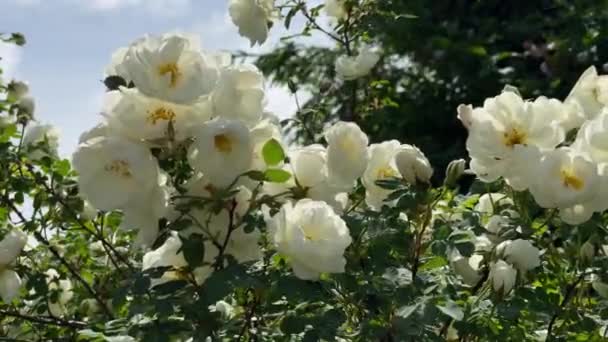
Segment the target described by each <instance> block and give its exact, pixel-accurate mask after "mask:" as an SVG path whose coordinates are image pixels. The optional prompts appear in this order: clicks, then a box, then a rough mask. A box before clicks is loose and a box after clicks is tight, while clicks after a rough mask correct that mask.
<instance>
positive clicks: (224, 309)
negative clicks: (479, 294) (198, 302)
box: [209, 300, 234, 319]
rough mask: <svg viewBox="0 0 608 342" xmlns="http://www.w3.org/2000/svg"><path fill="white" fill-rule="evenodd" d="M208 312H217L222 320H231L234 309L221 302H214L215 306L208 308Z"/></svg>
mask: <svg viewBox="0 0 608 342" xmlns="http://www.w3.org/2000/svg"><path fill="white" fill-rule="evenodd" d="M209 310H210V311H212V312H213V311H215V312H219V313H220V314H221V315H222V317H223V318H224V319H231V318H232V317H234V307H232V305H230V304H228V302H226V301H223V300H220V301H218V302H216V303H215V305H211V306H209Z"/></svg>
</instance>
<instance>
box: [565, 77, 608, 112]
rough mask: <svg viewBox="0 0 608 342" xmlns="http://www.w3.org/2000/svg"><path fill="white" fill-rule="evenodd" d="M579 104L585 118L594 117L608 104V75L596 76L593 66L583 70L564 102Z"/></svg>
mask: <svg viewBox="0 0 608 342" xmlns="http://www.w3.org/2000/svg"><path fill="white" fill-rule="evenodd" d="M572 102H574V103H576V104H577V105H579V106H580V107H581V108H582V110H583V112H584V114H585V117H586V118H587V119H593V118H595V117H596V116H597V115H598V114H599V113H600V111H601V110H602V108H603V107H605V106H607V105H608V76H606V75H602V76H598V74H597V70H596V69H595V67H594V66H592V67H590V68H589V69H587V70H585V72H584V73H583V74H582V75H581V77H580V78H579V79H578V81H577V82H576V84H575V85H574V87H573V88H572V90H571V91H570V94H569V95H568V97H567V98H566V103H572Z"/></svg>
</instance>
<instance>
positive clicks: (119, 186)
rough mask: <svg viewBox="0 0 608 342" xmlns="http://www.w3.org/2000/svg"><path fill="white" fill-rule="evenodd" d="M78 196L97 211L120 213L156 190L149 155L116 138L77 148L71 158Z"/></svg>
mask: <svg viewBox="0 0 608 342" xmlns="http://www.w3.org/2000/svg"><path fill="white" fill-rule="evenodd" d="M72 159H73V161H72V164H73V166H74V169H75V170H76V171H77V172H78V173H79V176H78V184H79V187H80V192H81V194H82V196H83V197H84V198H85V199H86V200H88V201H89V202H91V204H92V205H93V206H94V207H95V208H97V209H99V210H105V211H110V210H114V209H123V208H125V207H127V206H129V205H131V204H132V202H134V201H137V200H139V199H141V197H140V195H141V194H147V193H149V192H150V191H152V190H153V189H154V187H157V186H158V179H159V169H158V165H157V163H156V160H155V159H154V157H153V156H152V155H151V154H150V151H149V150H148V149H147V148H146V147H144V146H142V145H139V144H136V143H133V142H131V141H128V140H125V139H121V138H118V137H98V138H94V139H91V140H88V141H87V142H86V143H84V144H80V145H79V146H78V149H77V150H76V152H74V155H73V157H72Z"/></svg>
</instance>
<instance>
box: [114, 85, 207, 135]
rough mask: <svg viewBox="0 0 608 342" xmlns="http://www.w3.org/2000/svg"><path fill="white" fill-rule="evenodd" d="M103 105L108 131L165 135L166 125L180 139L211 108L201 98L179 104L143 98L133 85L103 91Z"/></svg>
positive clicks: (119, 133) (205, 119) (166, 133)
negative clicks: (194, 102)
mask: <svg viewBox="0 0 608 342" xmlns="http://www.w3.org/2000/svg"><path fill="white" fill-rule="evenodd" d="M105 106H106V110H105V113H106V115H107V120H108V130H110V131H111V132H113V133H114V134H116V135H120V136H124V137H126V138H129V139H133V140H156V139H162V138H166V137H168V135H169V125H170V124H171V126H172V128H173V133H174V135H175V137H176V139H177V140H183V139H185V138H187V137H188V135H189V134H190V133H191V129H192V127H193V126H194V125H196V124H200V123H202V122H205V121H207V120H209V119H210V118H211V108H210V106H209V105H208V104H207V103H206V102H205V101H201V102H198V103H196V104H194V105H180V104H177V103H172V102H165V101H162V100H159V99H156V98H152V97H147V96H145V95H143V94H142V93H141V92H139V91H138V90H137V89H134V88H133V89H127V88H121V89H120V90H117V91H111V92H108V93H106V104H105Z"/></svg>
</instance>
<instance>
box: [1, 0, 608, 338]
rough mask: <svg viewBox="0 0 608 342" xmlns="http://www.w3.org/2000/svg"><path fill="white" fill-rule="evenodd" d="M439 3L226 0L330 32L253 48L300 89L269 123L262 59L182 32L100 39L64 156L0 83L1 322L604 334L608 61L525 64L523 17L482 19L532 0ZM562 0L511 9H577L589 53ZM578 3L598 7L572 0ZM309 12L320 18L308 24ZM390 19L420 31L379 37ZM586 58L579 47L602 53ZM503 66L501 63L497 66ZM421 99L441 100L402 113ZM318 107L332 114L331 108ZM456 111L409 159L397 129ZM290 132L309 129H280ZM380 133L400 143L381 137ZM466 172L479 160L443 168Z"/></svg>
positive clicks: (425, 334) (9, 331) (336, 334)
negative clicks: (111, 49) (94, 101)
mask: <svg viewBox="0 0 608 342" xmlns="http://www.w3.org/2000/svg"><path fill="white" fill-rule="evenodd" d="M457 3H458V2H453V5H452V6H454V7H450V8H444V7H443V6H445V4H439V3H438V4H432V5H430V6H423V2H420V4H419V7H416V2H411V3H410V4H408V5H407V6H406V5H405V4H403V2H401V1H394V2H391V1H385V2H372V1H364V0H363V1H360V2H357V1H352V0H345V1H341V0H327V1H326V2H325V5H324V10H323V7H321V6H320V7H316V8H308V7H306V4H305V3H304V2H303V1H299V0H298V1H294V0H286V1H282V2H280V1H277V2H275V1H272V0H230V1H229V12H230V13H229V14H230V16H231V18H232V20H233V22H234V23H235V25H236V26H237V27H238V28H239V33H240V34H241V35H243V36H244V37H247V38H248V39H250V40H251V42H252V44H262V43H263V42H264V41H265V40H266V37H267V35H268V30H269V29H272V28H271V26H273V25H269V22H273V23H274V25H278V24H280V22H283V23H284V24H285V25H287V26H289V22H290V21H291V20H292V19H293V17H294V16H296V15H302V16H303V17H304V19H305V20H307V22H308V25H309V26H308V27H309V28H308V30H312V29H318V30H323V31H324V32H325V33H326V34H329V35H331V36H332V37H334V38H332V39H335V40H336V41H337V43H338V48H337V49H336V50H328V49H307V50H302V49H299V48H298V47H297V46H296V45H294V44H290V45H287V46H286V47H285V48H284V49H280V50H279V51H276V52H274V53H273V54H271V55H269V56H265V57H263V58H262V59H261V60H259V61H258V64H260V66H261V69H262V70H263V71H265V72H267V73H268V74H270V75H272V77H273V79H275V80H279V81H281V80H283V81H284V82H288V83H289V86H290V88H291V89H292V90H294V92H295V90H296V89H298V88H306V89H308V90H310V91H312V92H313V95H314V97H313V99H312V100H311V101H308V102H307V103H306V104H305V105H304V106H303V107H302V108H301V110H300V111H299V113H298V116H296V117H295V118H293V119H291V120H288V121H287V127H281V123H280V122H279V120H278V119H277V118H276V117H275V116H274V115H273V114H272V113H268V112H266V111H265V109H264V106H263V104H264V97H265V94H264V75H263V74H262V72H261V71H260V70H258V69H257V68H256V67H254V66H252V65H249V64H238V63H235V62H234V61H232V60H231V56H229V55H227V54H223V53H216V52H212V51H204V50H201V49H200V46H199V42H198V39H197V38H195V37H191V36H187V35H183V34H165V35H160V36H146V37H143V38H141V39H138V40H136V41H134V42H133V43H132V44H130V45H129V46H126V47H123V48H120V49H118V50H117V52H116V53H115V54H114V55H113V56H112V60H111V63H110V65H109V66H108V68H107V69H106V70H105V75H104V76H105V86H106V88H107V89H105V91H106V94H105V100H104V106H103V108H102V112H103V116H102V117H101V119H100V122H99V123H91V126H93V127H92V128H91V129H90V130H88V131H86V132H83V134H82V136H81V138H80V143H79V146H78V147H77V148H76V151H75V152H74V154H73V156H72V158H71V161H69V160H62V159H61V158H59V157H58V155H57V146H58V144H59V135H58V134H57V131H56V130H55V129H54V128H53V127H52V126H51V125H46V124H43V123H40V122H38V121H37V120H36V115H35V105H34V104H35V102H34V100H33V99H32V98H31V97H30V96H29V95H28V86H27V84H25V83H22V82H19V81H15V80H13V81H9V82H5V83H2V84H0V93H1V95H0V299H1V300H0V338H3V339H9V340H17V341H29V340H38V341H47V340H53V341H56V340H57V341H60V340H65V341H71V340H80V341H114V342H116V341H206V340H227V341H232V340H237V341H512V340H522V341H572V340H575V341H603V340H605V339H606V337H607V336H608V262H607V261H608V229H607V221H608V219H607V218H606V210H607V209H608V143H606V132H608V109H607V107H608V76H604V75H598V73H597V70H596V68H594V67H589V68H587V70H586V71H585V72H584V73H582V76H581V75H580V73H579V74H577V76H572V75H570V72H573V71H571V69H568V68H566V69H564V71H563V73H558V72H557V70H560V69H559V68H557V67H555V66H552V67H551V68H555V69H551V70H553V71H552V75H553V76H551V77H550V78H549V77H548V76H547V73H548V71H547V70H549V69H547V67H548V66H549V64H551V63H548V61H549V59H550V58H549V57H548V56H545V57H546V58H547V61H545V62H547V63H548V64H546V65H545V67H542V68H541V69H538V68H537V67H538V65H537V66H536V67H533V68H531V67H530V65H533V64H534V63H538V61H536V62H534V61H532V59H531V58H532V57H530V56H523V55H522V56H517V55H514V54H512V50H510V49H509V46H510V47H511V48H513V46H514V45H513V44H516V43H513V42H517V41H519V40H520V39H523V38H522V37H527V34H526V33H525V32H528V31H525V30H522V31H521V33H520V34H521V36H520V37H519V38H517V39H515V38H512V37H513V36H512V35H511V34H508V35H507V34H505V36H504V37H501V36H500V34H499V32H503V31H501V30H495V29H494V26H492V25H490V24H488V23H489V22H492V21H493V20H496V18H513V20H515V19H514V18H515V17H516V14H517V13H524V14H525V13H527V14H528V15H531V16H532V17H534V16H533V15H532V14H530V13H532V10H531V8H535V7H534V6H535V4H536V3H535V2H534V1H528V2H525V3H523V2H522V4H521V8H517V7H515V6H513V7H511V4H512V2H509V4H503V3H502V2H496V3H495V4H494V5H492V4H493V2H488V1H485V2H463V3H462V4H461V5H457ZM548 3H549V2H548ZM595 3H596V4H597V2H595ZM465 4H466V6H465ZM513 4H514V3H513ZM355 5H356V6H355ZM426 5H429V4H428V3H427V4H426ZM384 6H386V7H384ZM486 6H487V7H486ZM555 6H557V8H558V9H562V10H563V11H558V12H557V13H559V14H555V15H554V17H552V18H553V20H554V21H551V20H548V19H547V20H545V18H541V19H542V20H533V18H532V17H531V18H530V19H526V20H519V21H518V23H519V24H521V25H522V27H525V24H526V23H527V24H528V25H531V26H534V25H541V26H542V25H546V26H547V27H556V28H557V22H559V23H561V25H572V27H573V30H572V32H570V34H571V35H570V37H572V38H570V39H572V41H578V40H577V39H579V40H581V41H583V43H581V44H582V45H581V46H580V48H581V49H582V50H585V49H589V50H590V51H591V50H596V49H593V48H592V46H593V45H597V44H598V41H599V39H601V38H599V37H598V36H597V35H593V36H592V37H590V38H589V39H587V36H585V37H584V38H581V36H580V35H579V36H577V34H576V31H575V30H574V28H576V27H579V26H578V24H576V25H575V24H571V21H573V20H574V19H576V18H575V13H574V12H570V10H572V11H573V9H572V6H574V5H572V6H570V5H568V4H566V3H561V2H560V3H557V4H555ZM576 6H580V7H577V10H581V11H582V9H583V8H585V11H587V9H588V10H589V11H590V12H589V15H581V14H580V12H579V14H577V15H578V16H579V17H581V18H582V19H584V20H590V23H596V24H597V25H601V23H599V21H598V20H599V19H598V18H595V17H594V13H592V12H593V11H592V9H591V8H592V3H591V2H589V3H587V2H585V1H580V2H577V5H576ZM586 6H589V7H586ZM542 8H545V7H542ZM523 9H527V10H528V11H529V12H526V11H523ZM565 9H569V11H566V10H565ZM499 10H500V11H506V12H504V13H503V12H500V13H503V15H502V16H494V17H493V16H490V15H485V14H489V13H496V12H494V11H499ZM458 11H464V12H467V13H468V12H472V14H470V15H468V16H464V15H463V16H456V15H454V16H449V17H450V19H451V20H455V21H457V22H460V21H461V20H462V21H463V22H464V21H465V20H468V21H470V22H471V23H469V24H471V25H480V27H483V28H484V30H480V31H474V32H473V31H471V32H470V35H469V38H467V39H465V37H464V36H460V35H455V36H452V34H455V32H457V31H454V30H452V28H451V27H452V26H451V25H453V24H450V23H451V22H450V21H449V20H447V19H446V22H445V26H444V25H440V24H438V23H442V22H443V21H441V20H438V19H436V18H435V17H434V16H442V14H441V13H445V14H443V16H446V17H448V14H447V13H452V14H454V13H458ZM511 11H512V12H511ZM473 13H474V14H473ZM320 16H328V17H331V18H332V19H331V20H332V22H333V23H334V24H335V25H336V26H335V27H333V28H331V29H329V28H328V29H326V28H324V27H322V26H318V24H317V22H316V20H317V19H318V18H319V17H320ZM524 17H526V18H527V16H524ZM589 17H591V19H589ZM387 18H390V19H391V20H387ZM505 20H506V19H505ZM596 21H598V22H596ZM486 25H488V26H487V28H486ZM554 25H555V26H554ZM456 26H458V25H456ZM507 26H508V25H507ZM397 27H403V30H404V31H403V32H410V31H409V30H412V31H411V32H412V33H411V35H412V36H414V35H415V34H414V33H413V32H414V31H415V30H418V33H419V34H421V37H422V35H424V34H425V32H426V38H427V39H424V37H422V38H421V37H417V38H416V37H409V38H411V41H410V42H409V43H407V41H406V39H407V38H408V36H409V35H410V34H409V33H404V34H403V35H402V39H403V40H402V41H400V42H396V41H392V42H391V40H392V39H395V38H387V37H389V36H391V37H393V36H395V35H397V33H396V30H398V29H397ZM542 27H545V26H542ZM406 28H407V29H406ZM505 29H509V30H512V31H513V32H520V30H518V29H516V27H513V26H510V27H508V28H505ZM586 29H589V28H588V27H587V28H586ZM530 30H532V29H531V28H530ZM438 32H443V33H442V34H444V35H448V36H449V38H446V37H443V39H441V37H442V34H440V33H438ZM543 32H552V31H543ZM487 35H490V36H492V37H494V38H492V39H489V38H488V37H487ZM433 37H435V38H433ZM475 37H477V38H475ZM505 37H509V38H505ZM576 37H578V38H576ZM1 38H2V40H3V41H5V42H9V43H11V42H12V43H16V44H19V45H21V44H24V43H25V40H24V38H23V37H22V36H20V35H18V34H16V35H6V36H2V37H1ZM429 38H431V39H429ZM509 39H513V41H511V42H510V43H508V42H507V41H508V40H509ZM594 39H597V41H596V40H594ZM395 40H396V39H395ZM488 41H491V42H497V43H496V46H500V47H496V50H494V48H490V47H489V46H485V45H483V44H482V43H485V42H488ZM406 43H407V44H406ZM429 44H430V45H429ZM535 44H539V43H538V42H536V43H535ZM574 45H576V44H574ZM429 46H431V47H429ZM437 46H442V49H444V50H443V51H445V53H447V55H442V53H436V52H438V48H437ZM492 46H494V45H492ZM577 46H578V45H577ZM537 47H538V46H537ZM425 49H426V51H427V52H428V51H429V49H430V51H434V53H432V54H431V55H426V56H427V57H423V56H425V54H424V53H425V52H424V51H425ZM564 49H565V47H564ZM558 50H559V49H558ZM281 51H282V52H281ZM405 51H410V52H405ZM505 51H511V52H508V56H507V55H505V57H504V60H503V61H501V62H500V63H503V62H504V63H507V64H506V65H503V64H500V63H499V62H498V61H497V60H496V59H497V57H496V56H497V55H500V54H501V52H505ZM577 51H579V50H577ZM598 51H599V50H598ZM294 54H297V55H298V56H295V55H294ZM273 55H274V57H273ZM404 55H408V56H409V57H410V60H409V61H408V62H404V61H403V60H400V59H401V58H402V56H404ZM281 56H282V57H281ZM300 58H306V60H305V59H300ZM551 58H553V57H551ZM589 58H591V59H590V60H588V61H584V60H581V59H580V58H579V59H577V62H576V63H581V64H585V65H590V64H596V62H597V61H599V60H600V59H601V58H602V56H601V55H597V56H596V55H594V56H593V57H589ZM319 59H320V60H322V62H321V61H320V60H319ZM433 59H437V60H444V61H447V60H449V61H450V63H447V62H446V63H445V64H443V63H431V61H432V60H433ZM460 59H462V60H460ZM452 62H453V63H454V64H451V63H452ZM425 63H427V64H425ZM508 63H515V64H517V67H515V64H513V66H514V69H513V71H509V72H504V70H503V72H499V71H498V69H502V68H504V67H507V66H509V65H512V64H508ZM405 64H412V65H413V66H414V67H406V65H405ZM461 64H462V65H461ZM522 64H525V65H527V67H528V72H529V74H526V75H524V74H523V71H522V70H523V69H522V68H523V67H522ZM540 64H542V63H540ZM431 65H432V66H433V68H432V69H433V70H431V67H430V66H431ZM465 65H466V66H465ZM480 65H481V66H480ZM551 65H553V64H551ZM404 68H405V71H404ZM565 70H568V71H565ZM455 75H459V76H455ZM516 75H519V76H516ZM522 75H523V76H522ZM555 75H559V76H555ZM520 76H521V77H520ZM524 76H525V77H524ZM579 76H580V78H579V80H578V81H576V77H579ZM448 78H449V79H451V80H452V81H450V82H447V81H446V80H447V79H448ZM558 78H559V79H560V80H561V79H562V78H563V80H564V81H563V82H566V81H567V82H569V84H565V83H562V81H560V82H557V81H555V80H557V79H558ZM475 79H478V80H480V84H478V85H476V86H475V87H474V88H475V89H478V90H479V92H473V91H472V89H473V88H471V87H469V85H470V84H473V83H475V82H474V80H475ZM414 80H416V81H415V82H414ZM465 80H466V81H465ZM460 81H462V82H463V85H462V87H460V86H456V85H454V84H452V83H454V82H456V83H458V82H460ZM446 82H447V83H446ZM507 82H508V83H509V84H507ZM465 84H467V86H465ZM490 84H492V85H490ZM313 85H314V86H313ZM513 85H515V86H513ZM457 89H460V90H458V91H456V90H457ZM570 89H571V91H570ZM100 91H103V90H100ZM473 93H474V94H475V95H471V94H473ZM416 94H418V95H416ZM439 94H443V95H439ZM464 94H467V95H464ZM482 94H486V95H483V96H482ZM543 94H545V95H551V96H550V98H547V97H543V96H542V95H543ZM556 94H558V95H560V96H553V95H556ZM566 94H567V95H568V96H566ZM352 95H356V96H352ZM471 96H474V97H471ZM528 97H530V98H532V100H526V99H525V98H528ZM406 98H407V99H406ZM471 99H472V100H471ZM413 100H416V101H414V102H411V101H413ZM418 100H419V101H420V102H417V101H418ZM468 100H471V101H472V103H473V104H474V105H465V104H462V103H463V102H464V103H467V102H465V101H468ZM427 106H429V107H427ZM408 108H411V109H408ZM415 108H416V111H418V110H422V111H427V110H429V109H428V108H443V109H442V110H437V112H436V115H437V116H443V115H446V116H448V114H445V113H448V112H449V113H450V114H449V120H447V121H445V120H444V121H442V120H434V119H429V118H425V119H424V125H425V129H424V130H418V131H416V130H415V128H413V127H414V126H417V127H421V126H422V124H419V125H416V124H413V123H412V122H410V121H407V120H410V119H411V120H419V119H420V118H414V117H412V116H410V114H411V113H413V112H415V111H414V109H415ZM324 113H333V114H335V115H337V116H338V117H339V118H340V119H341V120H334V119H332V122H331V123H330V124H327V125H325V124H324V122H325V121H326V120H328V118H329V117H330V116H329V115H326V114H324ZM433 113H435V112H433ZM457 113H458V115H457ZM396 115H400V116H401V117H403V120H404V121H403V122H402V121H401V120H395V118H394V116H396ZM433 115H435V114H433ZM458 120H460V122H459V125H462V126H463V127H464V128H463V129H462V130H461V132H462V134H463V140H464V135H466V149H467V152H468V155H467V157H468V158H469V159H470V161H468V162H467V161H465V160H463V159H460V160H453V161H451V162H450V163H449V165H448V166H447V167H446V168H445V169H446V171H445V173H444V172H441V171H438V169H442V168H441V167H439V168H433V163H432V162H430V161H429V159H431V160H439V161H440V162H441V160H442V159H441V158H448V157H449V156H452V155H460V154H461V151H460V149H462V147H458V146H457V147H456V150H453V152H450V151H447V152H446V153H445V154H443V155H442V156H435V157H434V158H429V159H427V157H426V156H425V154H424V153H423V152H422V151H425V149H422V151H421V150H420V149H418V148H417V147H416V146H414V145H410V144H409V143H412V142H414V143H416V144H419V145H422V146H426V147H428V148H429V149H431V150H434V149H437V150H434V151H436V152H437V151H439V150H438V149H439V147H438V146H442V147H441V148H442V149H445V145H441V144H442V143H437V145H435V147H433V145H432V144H431V143H426V142H429V141H430V140H429V139H430V137H431V136H432V137H434V138H433V139H435V138H436V139H437V140H439V139H449V138H448V137H446V135H447V134H446V133H445V132H446V130H447V132H450V133H451V132H452V129H451V128H448V126H445V128H443V129H439V126H437V125H448V123H447V122H452V123H455V122H458ZM353 121H354V122H353ZM406 122H409V123H407V124H406ZM410 125H414V126H412V128H410ZM449 125H452V124H451V123H450V124H449ZM427 128H428V130H427ZM431 128H432V129H431ZM290 129H296V130H301V132H304V133H303V134H305V135H304V136H303V137H305V138H303V139H302V141H307V142H311V143H312V142H314V144H305V145H299V146H289V145H288V144H287V143H286V139H285V138H284V137H285V135H286V133H289V132H290ZM410 129H411V130H410ZM396 134H399V137H401V138H403V142H400V141H398V140H386V139H389V138H392V137H395V136H396ZM402 134H403V135H402ZM427 134H428V136H427ZM446 141H447V140H446ZM406 143H407V144H406ZM429 144H430V145H429ZM463 144H465V142H464V141H463ZM467 164H468V166H467ZM465 175H467V176H468V177H473V176H474V177H475V181H474V183H473V184H472V185H471V187H470V188H469V187H467V188H466V189H461V188H460V185H459V183H460V182H459V180H460V179H461V178H462V177H463V176H465ZM432 179H434V180H435V181H431V180H432ZM434 184H435V185H434Z"/></svg>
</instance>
